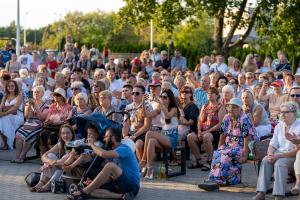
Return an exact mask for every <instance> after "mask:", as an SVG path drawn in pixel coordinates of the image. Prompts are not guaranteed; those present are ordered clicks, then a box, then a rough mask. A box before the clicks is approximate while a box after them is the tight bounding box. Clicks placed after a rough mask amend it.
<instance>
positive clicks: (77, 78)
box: [70, 74, 79, 83]
mask: <svg viewBox="0 0 300 200" xmlns="http://www.w3.org/2000/svg"><path fill="white" fill-rule="evenodd" d="M70 80H71V83H73V82H75V81H79V76H78V74H72V75H71V78H70Z"/></svg>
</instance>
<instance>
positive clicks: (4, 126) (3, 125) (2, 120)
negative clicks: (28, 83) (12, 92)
mask: <svg viewBox="0 0 300 200" xmlns="http://www.w3.org/2000/svg"><path fill="white" fill-rule="evenodd" d="M16 101H17V99H16V98H14V99H13V100H11V101H8V100H6V101H5V103H4V105H5V106H12V105H15V104H16ZM23 123H24V114H23V105H22V104H21V105H20V107H19V109H18V110H17V114H16V115H13V114H9V115H5V116H3V117H0V132H1V133H2V134H4V135H5V136H6V137H7V144H8V147H9V148H10V149H13V142H14V139H15V135H16V134H15V132H16V130H17V128H19V127H20V126H21V125H22V124H23Z"/></svg>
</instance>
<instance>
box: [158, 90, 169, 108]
mask: <svg viewBox="0 0 300 200" xmlns="http://www.w3.org/2000/svg"><path fill="white" fill-rule="evenodd" d="M159 101H160V103H161V104H163V105H169V103H170V99H169V97H168V95H167V94H166V93H165V92H163V93H162V94H161V95H160V96H159Z"/></svg>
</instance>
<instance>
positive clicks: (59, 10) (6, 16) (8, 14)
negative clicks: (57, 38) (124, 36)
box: [0, 0, 125, 28]
mask: <svg viewBox="0 0 300 200" xmlns="http://www.w3.org/2000/svg"><path fill="white" fill-rule="evenodd" d="M124 5H125V3H124V2H123V1H122V0H20V25H21V26H25V27H26V28H39V27H43V26H47V25H48V24H51V23H52V22H54V21H56V20H59V19H60V15H61V16H62V17H63V16H64V15H65V14H66V13H68V12H72V11H81V12H84V13H86V12H90V11H95V10H97V9H99V10H102V11H105V12H110V11H118V10H119V9H120V8H121V7H123V6H124ZM13 20H15V21H17V0H8V1H5V3H3V4H2V9H1V17H0V26H8V25H9V23H10V22H12V21H13Z"/></svg>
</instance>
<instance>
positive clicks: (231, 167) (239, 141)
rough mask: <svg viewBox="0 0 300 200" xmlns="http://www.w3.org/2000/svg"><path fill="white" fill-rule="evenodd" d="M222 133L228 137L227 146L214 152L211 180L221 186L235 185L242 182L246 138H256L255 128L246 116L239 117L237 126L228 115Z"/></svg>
mask: <svg viewBox="0 0 300 200" xmlns="http://www.w3.org/2000/svg"><path fill="white" fill-rule="evenodd" d="M221 129H222V133H223V134H224V135H225V136H226V138H225V144H223V145H222V146H220V147H219V148H218V149H217V150H216V151H214V155H213V160H212V164H211V171H210V173H209V179H210V180H212V181H214V182H216V183H218V184H220V185H235V184H238V183H240V180H241V163H240V162H239V160H240V157H241V155H242V152H243V147H244V138H245V137H247V136H248V135H251V139H253V138H254V137H255V133H254V126H253V124H252V123H251V122H250V119H249V118H248V116H247V115H246V114H244V113H243V114H241V116H239V118H238V120H237V123H236V125H235V126H234V127H233V124H232V122H231V120H230V118H229V116H228V115H225V117H224V120H223V122H222V124H221Z"/></svg>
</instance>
